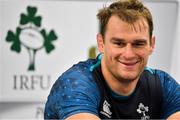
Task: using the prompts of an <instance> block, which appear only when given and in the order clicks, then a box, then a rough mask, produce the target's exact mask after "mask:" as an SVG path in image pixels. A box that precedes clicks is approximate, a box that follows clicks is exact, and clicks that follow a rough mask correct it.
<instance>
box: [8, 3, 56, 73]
mask: <svg viewBox="0 0 180 120" xmlns="http://www.w3.org/2000/svg"><path fill="white" fill-rule="evenodd" d="M36 13H37V8H36V7H31V6H28V7H27V14H24V13H22V14H21V16H20V22H19V26H18V27H17V28H16V31H15V32H13V31H11V30H9V31H8V33H7V36H6V41H7V42H10V43H11V50H12V51H15V52H17V53H20V52H21V48H22V47H25V48H26V50H27V52H28V54H29V67H28V70H29V71H34V70H35V56H36V53H37V52H38V51H39V50H41V49H43V48H45V51H46V53H47V54H49V53H50V52H51V51H52V50H54V49H55V46H54V45H53V44H52V42H53V41H54V40H57V35H56V34H55V32H54V30H50V32H47V31H46V30H45V29H43V28H41V20H42V17H41V16H38V15H37V14H36Z"/></svg>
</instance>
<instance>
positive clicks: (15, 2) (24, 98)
mask: <svg viewBox="0 0 180 120" xmlns="http://www.w3.org/2000/svg"><path fill="white" fill-rule="evenodd" d="M165 1H166V2H165ZM178 2H179V1H178ZM104 4H107V2H105V1H104V0H93V1H90V0H89V1H88V0H85V1H83V0H79V1H78V0H67V1H65V0H64V1H63V0H54V1H48V0H36V1H35V0H1V1H0V42H1V43H0V100H1V102H0V119H3V118H4V119H5V118H8V119H12V118H16V119H20V118H22V119H24V118H33V119H34V118H42V114H43V108H44V102H45V101H46V97H47V95H48V93H49V89H48V90H45V91H43V90H41V89H39V88H38V89H35V90H23V91H22V90H16V91H13V89H12V86H13V83H12V80H11V79H12V77H11V76H13V74H15V73H16V74H25V75H27V76H30V75H37V74H38V75H43V76H46V75H50V76H51V85H52V84H53V82H54V81H55V80H56V79H57V77H58V76H59V75H60V74H61V73H62V72H63V71H64V70H66V69H67V68H69V67H70V66H72V64H74V63H77V62H78V61H80V60H85V59H87V58H88V48H89V47H91V46H94V45H96V33H97V31H98V22H97V19H96V13H97V10H98V9H99V8H102V6H103V5H104ZM145 4H146V5H147V6H148V7H149V8H150V10H151V11H152V14H153V17H154V22H155V30H154V34H155V35H156V48H155V51H154V53H153V54H152V56H151V58H150V61H149V63H148V65H149V66H151V67H153V68H159V69H162V70H164V71H167V72H169V73H170V74H172V75H173V77H174V78H176V79H177V80H178V82H180V76H179V75H178V70H179V69H180V63H179V62H178V61H180V55H179V54H180V52H178V51H180V48H178V46H179V45H180V42H179V38H180V36H179V35H178V34H176V33H178V31H179V28H180V26H179V23H178V19H179V15H178V11H177V10H178V5H177V1H175V0H152V1H151V0H148V1H145ZM29 5H30V6H35V7H37V8H38V10H37V15H40V16H42V27H43V28H45V29H46V30H51V29H53V30H54V31H55V32H56V34H57V35H58V40H56V41H54V42H53V44H54V45H55V50H54V51H53V52H52V53H51V54H49V55H47V54H46V53H45V51H44V50H41V51H39V53H37V57H36V71H31V72H29V71H27V64H28V54H27V51H26V50H25V49H22V53H21V54H17V53H15V52H12V51H10V43H7V42H6V41H5V38H6V35H7V31H8V30H12V31H15V29H16V27H17V26H18V25H19V19H20V14H21V13H26V8H27V6H29ZM179 12H180V11H179ZM167 15H168V16H167ZM10 77H11V78H10ZM22 113H23V114H22Z"/></svg>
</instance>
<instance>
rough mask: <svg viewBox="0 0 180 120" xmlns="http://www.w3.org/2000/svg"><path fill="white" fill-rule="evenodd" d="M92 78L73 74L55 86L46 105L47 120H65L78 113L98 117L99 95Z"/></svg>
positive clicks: (45, 114)
mask: <svg viewBox="0 0 180 120" xmlns="http://www.w3.org/2000/svg"><path fill="white" fill-rule="evenodd" d="M97 91H98V88H97V86H96V84H95V83H94V81H93V79H92V77H91V76H90V77H87V76H86V75H83V74H80V73H79V72H73V73H70V74H68V75H65V76H62V77H60V78H59V79H58V80H57V81H56V83H55V84H54V85H53V87H52V90H51V92H50V95H49V96H48V100H47V102H46V105H45V112H44V118H45V119H57V118H58V119H65V118H67V117H69V116H71V115H73V114H76V113H82V112H83V113H84V112H86V113H92V114H95V115H98V104H99V93H98V92H97Z"/></svg>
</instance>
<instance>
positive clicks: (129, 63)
mask: <svg viewBox="0 0 180 120" xmlns="http://www.w3.org/2000/svg"><path fill="white" fill-rule="evenodd" d="M119 62H120V63H121V64H123V65H124V66H125V67H128V68H132V67H134V66H135V65H136V64H137V63H138V62H139V61H130V62H126V61H120V60H119Z"/></svg>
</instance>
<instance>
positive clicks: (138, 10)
mask: <svg viewBox="0 0 180 120" xmlns="http://www.w3.org/2000/svg"><path fill="white" fill-rule="evenodd" d="M112 15H117V16H118V17H119V18H120V19H121V20H123V21H125V22H128V23H130V24H133V23H134V22H135V21H136V20H138V19H139V18H140V17H143V18H145V20H147V23H148V26H149V35H150V37H151V36H152V33H153V20H152V15H151V13H150V11H149V10H148V8H147V7H145V6H144V5H143V4H142V2H140V1H139V0H118V1H117V2H114V3H112V4H111V5H110V6H109V7H104V8H102V9H100V10H99V13H98V14H97V17H98V19H99V22H100V32H101V34H102V35H103V36H104V34H105V30H106V25H107V23H108V21H109V18H110V17H111V16H112Z"/></svg>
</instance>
